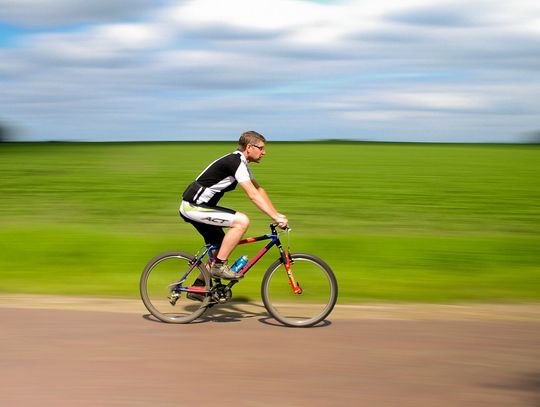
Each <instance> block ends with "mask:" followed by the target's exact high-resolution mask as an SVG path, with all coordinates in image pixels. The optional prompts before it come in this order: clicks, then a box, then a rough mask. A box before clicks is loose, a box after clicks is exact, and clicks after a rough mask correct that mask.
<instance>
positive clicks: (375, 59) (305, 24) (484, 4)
mask: <svg viewBox="0 0 540 407" xmlns="http://www.w3.org/2000/svg"><path fill="white" fill-rule="evenodd" d="M0 15H1V16H2V17H1V18H0V19H1V21H4V22H6V23H9V24H12V25H13V24H14V25H17V24H19V25H22V26H23V27H24V26H28V27H31V26H35V27H42V29H40V30H39V32H37V33H36V32H28V33H23V34H22V35H21V36H20V37H19V38H18V40H17V41H16V42H15V45H13V46H10V47H11V48H9V47H4V48H3V49H2V48H0V86H2V89H3V92H2V93H1V94H0V111H1V112H3V113H2V114H3V117H5V118H6V119H10V121H13V120H15V121H19V122H20V123H21V126H23V127H25V128H27V129H28V134H29V135H30V136H31V137H46V136H47V137H68V136H69V137H70V138H73V137H74V135H73V129H74V128H77V126H81V129H80V136H81V137H91V136H92V135H93V136H95V135H97V136H98V137H99V136H100V135H101V137H104V138H105V137H110V136H111V135H113V137H114V134H118V135H119V136H118V137H120V136H121V137H127V135H129V134H134V135H135V137H144V134H147V137H151V136H150V135H157V136H159V137H166V136H167V135H169V136H170V135H171V134H172V135H173V137H174V135H177V134H180V133H181V131H182V130H184V131H186V132H188V131H189V132H191V133H189V134H187V133H186V134H184V135H185V136H186V137H197V136H198V135H202V134H205V135H210V136H213V137H222V136H223V135H224V134H225V133H227V132H229V131H231V132H233V133H234V134H236V133H238V131H240V130H242V128H235V127H241V126H243V123H246V124H248V123H249V124H251V126H250V127H257V126H260V127H261V131H263V132H264V129H265V130H266V131H268V132H270V133H272V132H274V133H276V136H278V135H281V136H284V137H285V136H298V135H299V134H300V135H302V136H304V137H306V138H313V137H318V136H321V137H335V134H333V133H334V132H335V133H339V135H340V137H343V136H344V135H345V136H349V137H360V138H362V137H364V138H365V137H369V136H380V137H382V136H381V135H384V134H388V133H389V132H395V133H396V134H397V133H398V132H401V134H415V132H417V131H419V130H421V131H422V132H423V134H428V135H432V137H435V138H437V137H442V136H441V134H442V135H444V137H453V136H452V134H455V136H456V137H458V139H459V137H461V139H463V138H466V137H472V136H474V134H475V133H478V134H479V133H482V132H479V129H481V128H482V125H484V126H486V128H489V130H490V132H491V134H494V137H499V138H504V137H506V138H507V139H508V140H511V139H512V135H513V134H517V133H519V132H522V131H526V130H531V129H533V130H534V129H535V127H534V126H538V125H537V122H536V120H535V118H534V117H535V115H536V116H537V117H538V116H540V107H539V105H538V103H537V96H536V95H537V94H538V91H540V79H539V78H538V74H537V72H538V70H539V69H540V60H539V59H538V55H539V54H540V29H539V21H540V6H539V5H537V4H536V2H529V1H526V0H517V1H514V2H512V3H506V2H502V1H494V0H490V1H474V0H473V1H467V2H465V1H463V0H459V1H448V2H445V3H442V4H437V3H433V2H431V1H427V0H407V1H404V2H395V1H389V0H380V1H377V2H361V1H347V2H336V3H333V4H317V3H314V2H308V1H293V0H289V1H285V0H250V1H248V0H229V1H227V3H226V7H225V6H224V2H222V1H217V0H197V1H168V2H151V1H143V0H138V1H135V2H132V1H129V2H128V1H126V0H108V1H106V2H105V1H103V0H96V1H94V2H90V3H84V2H73V1H68V0H51V1H49V2H47V3H45V2H38V1H37V0H36V1H33V0H20V1H14V0H13V1H7V0H0ZM132 17H137V20H133V19H132ZM66 24H68V25H69V24H83V25H82V26H80V27H78V28H77V29H76V30H71V31H70V30H64V29H54V30H52V29H51V30H49V29H46V28H45V29H43V27H54V26H59V27H62V26H64V25H66ZM501 115H504V116H505V119H506V120H505V121H506V123H507V124H506V125H505V124H504V123H502V120H501V119H500V117H501ZM1 118H2V117H0V119H1ZM44 118H46V119H44ZM88 123H92V124H91V126H90V125H88ZM134 123H136V125H135V124H134ZM205 123H207V124H208V128H209V129H210V127H211V128H212V130H209V132H208V133H205V132H204V128H205ZM493 123H497V126H495V125H492V124H493ZM441 129H444V132H443V131H441ZM453 132H454V133H453ZM460 134H461V135H462V136H459V135H460ZM30 136H29V137H30ZM479 137H481V135H480V134H479Z"/></svg>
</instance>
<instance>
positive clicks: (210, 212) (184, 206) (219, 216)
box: [180, 201, 236, 228]
mask: <svg viewBox="0 0 540 407" xmlns="http://www.w3.org/2000/svg"><path fill="white" fill-rule="evenodd" d="M180 213H181V214H182V215H183V216H185V217H186V218H188V219H189V220H192V221H194V222H199V223H205V224H207V225H212V226H220V227H226V228H228V227H231V226H232V223H233V221H234V219H235V216H236V211H234V210H232V209H228V208H222V207H221V206H209V205H204V204H203V205H196V204H194V203H191V202H187V201H182V203H181V204H180Z"/></svg>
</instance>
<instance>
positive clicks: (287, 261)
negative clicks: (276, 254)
mask: <svg viewBox="0 0 540 407" xmlns="http://www.w3.org/2000/svg"><path fill="white" fill-rule="evenodd" d="M279 249H280V252H281V259H282V261H283V264H284V265H285V270H286V271H287V276H288V277H289V284H290V285H291V288H292V290H293V292H294V293H295V294H296V295H300V294H302V287H300V283H299V282H298V281H296V280H295V278H294V275H293V272H292V269H291V264H292V263H293V262H292V260H291V254H290V253H289V251H285V250H283V249H282V248H281V247H280V248H279Z"/></svg>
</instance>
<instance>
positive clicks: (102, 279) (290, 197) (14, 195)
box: [0, 142, 540, 302]
mask: <svg viewBox="0 0 540 407" xmlns="http://www.w3.org/2000/svg"><path fill="white" fill-rule="evenodd" d="M234 148H235V144H234V142H231V143H118V144H114V143H110V144H93V143H46V144H26V143H25V144H20V143H7V144H6V143H4V144H0V292H19V293H47V294H72V295H81V294H82V295H106V296H123V297H136V296H137V295H138V292H137V288H138V286H137V285H138V279H139V276H140V272H141V271H142V269H143V267H144V265H145V264H146V262H147V261H148V260H149V259H150V258H152V257H153V256H154V255H156V254H158V253H160V252H163V251H167V250H176V249H182V250H185V251H191V252H194V251H196V250H197V249H198V248H199V247H200V246H201V244H202V240H201V239H200V238H199V236H198V235H197V233H196V232H195V230H194V229H193V228H192V227H191V226H190V225H188V224H186V223H184V222H183V221H182V220H181V219H180V218H179V217H178V212H177V208H178V203H179V199H180V195H181V192H182V190H183V188H184V187H185V185H187V183H188V182H190V181H191V180H192V179H193V178H194V177H195V176H196V175H198V174H199V172H200V171H201V170H202V169H203V168H204V167H205V166H206V165H207V164H208V163H209V162H210V161H211V160H213V159H215V158H217V157H219V156H221V155H224V154H226V153H227V152H229V151H232V150H233V149H234ZM253 170H254V173H255V176H256V178H257V180H258V181H259V183H260V184H262V185H263V186H264V187H265V189H266V190H267V191H268V192H269V194H270V196H271V197H272V200H273V201H274V203H275V204H276V207H277V208H278V210H280V211H282V212H283V213H285V214H287V215H288V217H289V219H290V221H291V225H292V227H293V229H294V230H293V232H292V234H291V249H292V251H298V252H311V253H313V254H316V255H318V256H320V257H322V258H323V259H325V260H326V261H327V262H328V263H329V264H330V265H331V266H332V267H333V269H334V271H335V272H336V275H337V277H338V281H339V283H340V302H360V301H429V302H452V301H537V300H538V299H540V250H539V249H538V248H539V247H540V182H539V178H538V175H539V173H540V171H539V170H540V149H539V148H538V147H537V146H531V145H435V144H376V143H373V144H371V143H272V142H270V143H268V154H267V156H266V157H265V158H264V159H263V162H262V164H260V165H257V164H253ZM221 204H222V205H223V206H229V207H233V208H236V209H237V210H241V211H243V212H246V213H248V214H249V215H250V217H251V219H252V225H251V227H250V231H249V232H248V234H249V235H250V236H253V235H257V234H261V233H266V231H267V225H268V223H269V222H268V220H267V219H266V217H265V216H264V215H263V214H261V213H260V212H259V211H258V210H257V209H256V208H255V207H254V206H253V205H252V204H251V203H250V202H249V201H248V199H247V198H246V197H245V195H244V194H243V192H241V189H238V190H237V191H235V192H232V193H229V194H227V195H226V196H225V198H224V199H223V200H222V202H221ZM284 240H285V241H286V239H284ZM259 247H260V246H259V244H254V245H251V246H249V247H248V246H242V247H241V248H239V249H238V250H237V251H236V253H235V254H236V255H240V254H244V253H247V254H249V255H253V253H255V252H256V251H257V250H258V248H259ZM275 257H277V256H276V255H274V254H272V253H269V254H268V255H267V256H266V257H265V258H263V259H262V260H261V262H260V263H259V265H258V266H257V267H255V268H254V269H253V270H252V271H250V273H249V275H248V276H247V278H246V279H245V280H244V281H242V282H241V283H240V284H238V285H237V286H236V287H235V290H234V291H235V296H236V297H244V298H245V297H247V298H251V299H257V298H259V285H260V281H261V278H262V275H263V273H264V271H265V268H266V267H267V266H268V265H270V264H271V263H272V262H273V260H274V259H275Z"/></svg>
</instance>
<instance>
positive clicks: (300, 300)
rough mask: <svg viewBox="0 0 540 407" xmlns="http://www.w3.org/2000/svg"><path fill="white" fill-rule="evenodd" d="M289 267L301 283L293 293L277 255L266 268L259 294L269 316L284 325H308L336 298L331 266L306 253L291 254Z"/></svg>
mask: <svg viewBox="0 0 540 407" xmlns="http://www.w3.org/2000/svg"><path fill="white" fill-rule="evenodd" d="M291 260H292V264H291V271H292V273H293V276H294V279H295V280H296V282H297V283H298V285H299V286H300V287H301V289H302V292H301V294H295V293H294V292H293V289H292V287H291V285H290V282H289V277H288V275H287V271H286V269H285V264H283V262H282V261H281V259H279V260H277V261H276V262H274V264H272V265H271V266H270V267H269V268H268V270H267V271H266V273H265V275H264V278H263V281H262V286H261V296H262V299H263V302H264V306H265V307H266V309H267V311H268V312H269V313H270V315H271V316H272V317H274V318H275V319H276V320H277V321H279V322H281V323H282V324H284V325H287V326H292V327H309V326H313V325H316V324H318V323H319V322H321V321H323V320H324V319H325V318H326V317H327V316H328V315H329V314H330V312H332V309H333V308H334V305H335V304H336V301H337V294H338V285H337V281H336V278H335V276H334V273H333V272H332V269H331V268H330V267H329V266H328V264H326V263H325V262H324V261H323V260H321V259H319V258H318V257H315V256H313V255H310V254H306V253H297V254H291Z"/></svg>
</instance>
